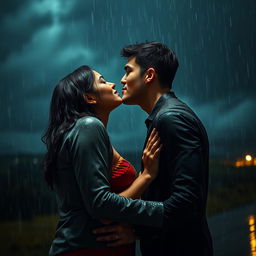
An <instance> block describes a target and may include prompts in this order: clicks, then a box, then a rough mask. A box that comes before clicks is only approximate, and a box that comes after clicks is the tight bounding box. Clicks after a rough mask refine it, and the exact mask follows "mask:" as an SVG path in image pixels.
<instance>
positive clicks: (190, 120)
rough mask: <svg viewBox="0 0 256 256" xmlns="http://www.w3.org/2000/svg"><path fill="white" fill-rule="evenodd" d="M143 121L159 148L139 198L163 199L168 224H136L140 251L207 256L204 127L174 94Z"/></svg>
mask: <svg viewBox="0 0 256 256" xmlns="http://www.w3.org/2000/svg"><path fill="white" fill-rule="evenodd" d="M146 125H147V128H148V135H147V138H148V136H149V135H150V133H151V131H152V129H153V128H154V127H155V128H156V129H157V130H158V132H159V135H160V138H161V143H162V144H163V148H162V151H161V155H160V161H159V173H158V177H157V178H156V179H155V181H154V182H152V183H151V185H150V186H149V188H148V189H147V191H146V192H145V193H144V194H143V197H142V199H144V200H152V201H161V202H164V208H165V220H166V221H165V222H166V223H165V225H164V228H163V229H160V228H147V227H138V228H137V233H138V234H139V236H140V239H141V240H140V244H141V252H142V255H143V256H149V255H171V256H188V255H196V256H211V255H212V254H213V252H212V240H211V235H210V232H209V229H208V225H207V221H206V214H205V211H206V202H207V191H208V172H209V145H208V138H207V134H206V131H205V128H204V126H203V125H202V123H201V121H200V120H199V119H198V117H197V116H196V115H195V113H194V112H193V111H192V110H191V109H190V108H189V107H188V106H187V105H186V104H185V103H183V102H182V101H180V100H179V99H178V98H177V97H176V96H175V95H174V93H173V92H169V93H165V94H164V95H162V96H161V98H160V99H159V100H158V102H157V103H156V105H155V107H154V109H153V111H152V112H151V114H150V115H149V117H148V118H147V120H146ZM146 141H147V139H146ZM145 144H146V142H145ZM142 170H143V168H142Z"/></svg>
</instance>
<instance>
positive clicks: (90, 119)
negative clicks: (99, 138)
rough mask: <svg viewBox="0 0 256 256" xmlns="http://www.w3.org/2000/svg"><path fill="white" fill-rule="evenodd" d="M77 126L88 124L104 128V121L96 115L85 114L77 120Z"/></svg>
mask: <svg viewBox="0 0 256 256" xmlns="http://www.w3.org/2000/svg"><path fill="white" fill-rule="evenodd" d="M75 126H76V127H83V126H86V127H88V126H89V127H95V128H96V127H101V128H104V125H103V123H102V122H101V121H100V119H98V118H97V117H94V116H84V117H81V118H79V119H78V120H77V121H76V124H75Z"/></svg>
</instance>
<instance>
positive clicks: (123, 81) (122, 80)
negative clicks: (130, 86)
mask: <svg viewBox="0 0 256 256" xmlns="http://www.w3.org/2000/svg"><path fill="white" fill-rule="evenodd" d="M121 84H123V85H125V84H126V80H125V75H124V76H123V77H122V79H121Z"/></svg>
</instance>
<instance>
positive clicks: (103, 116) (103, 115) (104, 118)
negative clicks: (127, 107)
mask: <svg viewBox="0 0 256 256" xmlns="http://www.w3.org/2000/svg"><path fill="white" fill-rule="evenodd" d="M96 114H97V117H98V118H99V119H100V120H101V122H102V123H103V124H104V126H105V128H107V125H108V118H109V114H110V112H109V111H99V112H96Z"/></svg>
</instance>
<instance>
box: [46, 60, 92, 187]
mask: <svg viewBox="0 0 256 256" xmlns="http://www.w3.org/2000/svg"><path fill="white" fill-rule="evenodd" d="M94 81H95V78H94V73H93V71H92V69H91V68H90V67H89V66H85V65H84V66H81V67H79V68H78V69H76V70H75V71H73V72H72V73H71V74H69V75H67V76H66V77H64V78H63V79H62V80H61V81H60V82H59V83H58V84H57V85H56V87H55V88H54V91H53V95H52V99H51V105H50V113H49V124H48V127H47V129H46V132H45V134H44V135H43V136H42V141H43V142H44V143H45V144H46V147H47V153H46V154H45V158H44V176H45V179H46V182H47V184H48V185H49V186H50V187H51V188H52V189H53V185H54V183H55V182H57V181H56V168H57V155H58V152H59V150H60V147H61V144H62V141H63V136H64V135H65V133H66V132H67V131H68V130H70V129H71V128H72V127H73V126H74V124H75V121H76V120H77V119H79V118H80V117H83V116H86V115H93V116H95V111H94V109H93V106H92V105H89V104H87V103H86V101H85V98H84V95H85V93H96V89H95V87H94V85H93V84H94Z"/></svg>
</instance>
